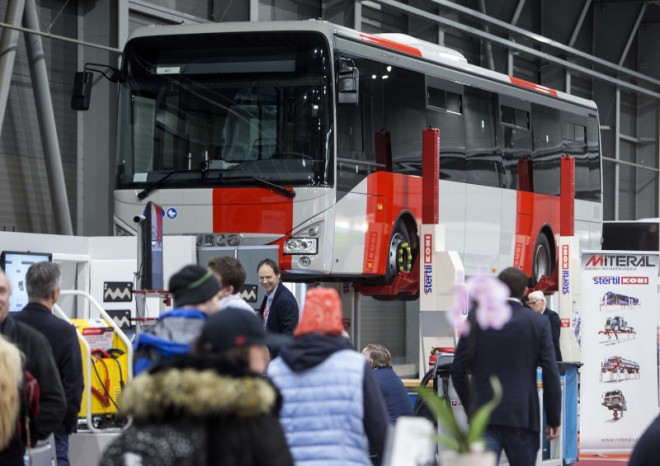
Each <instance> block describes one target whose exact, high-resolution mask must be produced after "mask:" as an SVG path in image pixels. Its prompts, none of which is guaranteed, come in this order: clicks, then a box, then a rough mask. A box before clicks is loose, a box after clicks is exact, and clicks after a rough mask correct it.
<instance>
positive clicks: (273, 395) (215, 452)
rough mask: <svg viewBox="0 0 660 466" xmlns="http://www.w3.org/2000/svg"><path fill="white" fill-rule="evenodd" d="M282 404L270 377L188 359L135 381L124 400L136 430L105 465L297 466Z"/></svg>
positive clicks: (108, 454)
mask: <svg viewBox="0 0 660 466" xmlns="http://www.w3.org/2000/svg"><path fill="white" fill-rule="evenodd" d="M281 405H282V399H281V396H280V395H279V392H278V391H277V389H276V388H275V387H274V386H273V384H272V383H271V382H270V381H269V380H268V379H267V378H265V377H263V376H261V375H257V374H254V373H251V372H249V371H246V370H240V369H237V368H236V367H232V368H226V367H220V366H219V365H214V363H213V360H212V359H208V358H200V357H195V356H184V357H181V358H175V359H172V360H169V361H165V362H164V363H163V364H161V365H159V366H156V367H154V368H153V369H152V370H150V371H149V372H145V373H143V374H141V375H140V376H138V377H136V378H135V379H133V382H131V383H130V384H129V385H128V386H127V387H126V389H125V391H124V393H123V394H122V397H121V403H120V406H121V409H122V412H123V413H124V414H127V415H130V416H132V417H133V424H132V425H131V426H130V427H129V428H128V429H126V430H125V431H124V432H122V434H121V435H120V436H119V437H118V438H117V439H115V440H114V441H113V442H112V443H111V444H110V446H109V447H108V448H107V449H106V450H105V452H104V454H103V457H102V459H101V462H100V466H120V465H124V464H125V463H124V455H127V454H131V455H134V456H135V457H138V458H139V459H140V464H142V465H144V466H152V465H153V466H156V465H158V466H169V465H171V466H188V465H190V466H193V465H194V466H197V465H204V464H208V465H232V466H258V465H263V466H267V465H268V466H271V465H272V466H293V459H292V457H291V453H290V452H289V447H288V446H287V443H286V439H285V437H284V431H283V429H282V426H281V425H280V423H279V418H278V416H279V410H280V408H281Z"/></svg>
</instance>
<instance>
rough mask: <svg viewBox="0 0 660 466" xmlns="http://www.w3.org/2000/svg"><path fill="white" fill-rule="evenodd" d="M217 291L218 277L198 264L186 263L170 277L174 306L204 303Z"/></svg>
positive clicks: (218, 288) (218, 287) (218, 285)
mask: <svg viewBox="0 0 660 466" xmlns="http://www.w3.org/2000/svg"><path fill="white" fill-rule="evenodd" d="M218 291H220V283H219V282H218V279H217V278H215V275H213V274H212V273H211V272H209V271H207V270H206V269H205V268H203V267H200V266H199V265H186V266H185V267H184V268H182V269H181V270H179V271H178V272H177V273H175V274H174V275H172V277H171V278H170V292H171V293H172V294H173V295H174V306H176V307H181V306H185V305H189V304H202V303H205V302H206V301H208V300H209V299H211V298H212V297H213V296H214V295H216V294H217V293H218Z"/></svg>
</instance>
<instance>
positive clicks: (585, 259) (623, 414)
mask: <svg viewBox="0 0 660 466" xmlns="http://www.w3.org/2000/svg"><path fill="white" fill-rule="evenodd" d="M581 264H582V267H581V271H582V273H581V285H582V286H581V289H582V299H581V312H580V322H579V326H580V332H579V333H580V340H581V341H580V347H581V350H582V363H583V366H582V369H581V382H580V445H581V448H580V450H581V451H582V452H585V453H605V452H610V453H614V452H629V451H631V450H632V448H633V447H634V445H635V443H636V442H637V440H638V439H639V437H640V435H641V434H642V432H643V431H644V429H645V428H646V426H647V425H648V424H649V423H650V422H651V421H652V420H653V419H654V418H655V417H656V416H657V414H658V367H657V366H658V362H657V355H658V342H657V331H658V330H657V329H658V253H657V252H655V253H654V252H634V253H632V252H630V251H585V252H583V253H582V262H581Z"/></svg>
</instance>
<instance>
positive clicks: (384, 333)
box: [359, 296, 406, 363]
mask: <svg viewBox="0 0 660 466" xmlns="http://www.w3.org/2000/svg"><path fill="white" fill-rule="evenodd" d="M405 309H406V306H405V302H403V301H376V300H375V299H373V298H371V297H368V296H363V297H362V298H361V309H360V311H361V312H362V316H361V324H362V326H361V331H360V341H361V345H362V346H363V347H364V346H366V345H368V344H370V343H377V344H379V345H383V346H385V347H386V348H387V349H389V350H390V353H392V359H393V360H395V361H396V362H397V363H400V362H404V361H403V360H404V359H405V355H406V341H405V340H406V339H405V331H404V330H405V328H406V327H405V324H406V310H405ZM361 349H362V348H359V350H361Z"/></svg>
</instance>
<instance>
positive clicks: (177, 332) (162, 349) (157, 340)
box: [133, 308, 208, 375]
mask: <svg viewBox="0 0 660 466" xmlns="http://www.w3.org/2000/svg"><path fill="white" fill-rule="evenodd" d="M207 317H208V316H207V315H206V314H205V313H203V312H202V311H198V310H197V309H189V308H176V309H172V310H171V311H169V312H166V313H165V314H163V315H162V316H160V318H159V319H158V322H156V325H154V327H153V328H152V329H150V330H148V331H146V332H143V333H140V334H139V335H138V337H137V339H136V340H135V343H133V350H134V353H133V373H134V375H138V374H140V373H141V372H143V371H144V370H146V369H149V367H151V365H152V364H154V363H155V362H157V361H159V360H160V359H163V358H171V357H173V356H178V355H181V354H186V353H189V352H190V348H191V345H192V343H193V341H195V339H196V338H197V337H198V336H199V335H200V333H201V332H202V327H203V326H204V322H206V319H207Z"/></svg>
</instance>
